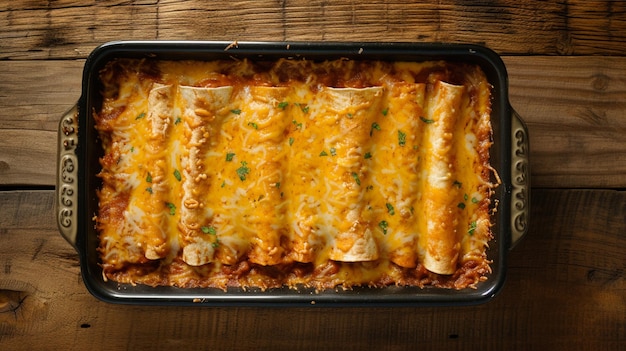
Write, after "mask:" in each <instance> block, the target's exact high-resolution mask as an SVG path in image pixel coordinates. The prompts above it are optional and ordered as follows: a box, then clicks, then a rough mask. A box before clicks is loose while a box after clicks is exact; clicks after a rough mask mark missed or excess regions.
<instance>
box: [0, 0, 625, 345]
mask: <svg viewBox="0 0 626 351" xmlns="http://www.w3.org/2000/svg"><path fill="white" fill-rule="evenodd" d="M117 39H211V40H228V41H230V40H240V41H241V40H289V41H303V40H311V41H405V42H463V43H475V44H484V45H487V46H489V47H490V48H492V49H494V50H495V51H496V52H498V53H499V54H500V55H502V56H503V59H504V61H505V63H506V65H507V67H508V71H509V78H510V100H511V104H512V105H513V107H514V108H515V109H516V110H517V111H518V112H519V113H520V114H521V115H522V116H523V117H524V119H525V120H526V122H527V124H528V128H529V134H530V138H531V139H530V140H531V167H532V168H531V169H532V202H531V220H530V229H529V233H528V235H527V236H526V237H525V238H524V239H523V240H522V242H521V243H520V244H519V245H518V246H517V247H515V248H514V250H512V251H511V252H510V256H509V258H510V259H509V270H508V279H507V281H506V284H505V286H504V288H503V290H502V291H501V293H500V294H499V295H498V296H496V297H495V298H494V299H493V300H492V301H490V302H488V303H486V304H483V305H479V306H473V307H438V308H435V307H433V308H406V307H405V308H371V307H362V308H337V309H332V308H316V307H312V308H280V309H269V308H250V307H246V308H244V307H241V308H175V307H135V306H120V305H110V304H107V303H104V302H100V301H98V300H96V299H95V298H94V297H92V296H91V295H90V294H89V293H88V291H87V290H86V288H85V286H84V284H83V283H82V281H81V278H80V273H79V266H78V255H77V254H76V252H75V251H74V250H73V249H72V247H71V246H70V245H69V244H68V243H67V242H66V241H65V240H64V239H63V238H62V237H61V236H60V235H59V233H58V231H57V228H56V222H55V213H54V185H55V179H56V175H55V169H56V165H55V162H56V141H57V133H56V129H57V124H58V121H59V119H60V117H61V115H62V114H63V113H64V112H65V111H66V110H67V109H69V108H70V107H71V106H72V105H73V104H74V103H75V102H76V100H77V99H78V97H79V95H80V84H81V70H82V66H83V63H84V59H85V58H86V56H87V55H88V54H89V53H90V51H91V50H92V49H94V48H95V47H96V46H97V45H99V44H101V43H104V42H106V41H109V40H117ZM0 60H1V61H0V107H1V108H0V349H2V350H18V349H29V350H30V349H33V348H34V349H54V350H57V349H83V350H87V349H91V350H96V349H103V350H116V349H133V350H142V349H150V350H169V349H174V348H179V349H194V350H205V349H206V350H208V349H226V350H235V349H241V350H250V349H259V350H267V349H290V350H296V349H339V348H340V347H341V349H343V350H363V349H380V348H383V349H388V350H396V349H397V350H401V349H402V350H404V349H418V348H419V349H437V350H446V349H447V350H452V349H454V350H459V349H482V350H539V349H548V350H572V349H580V350H617V349H626V192H625V191H624V189H626V2H622V1H591V0H568V1H562V0H561V1H555V0H551V1H538V0H532V1H514V0H501V1H482V0H479V1H460V0H457V1H453V0H440V1H430V2H428V1H412V0H405V1H389V2H385V1H382V0H363V1H335V0H324V1H306V0H290V1H286V0H282V1H269V0H261V1H249V0H244V1H238V2H230V1H213V2H209V1H207V2H200V1H198V2H192V1H174V0H161V1H157V0H138V1H130V2H127V1H97V2H95V1H90V2H84V3H83V2H80V1H71V0H60V1H47V2H46V1H26V0H16V1H8V0H4V1H0Z"/></svg>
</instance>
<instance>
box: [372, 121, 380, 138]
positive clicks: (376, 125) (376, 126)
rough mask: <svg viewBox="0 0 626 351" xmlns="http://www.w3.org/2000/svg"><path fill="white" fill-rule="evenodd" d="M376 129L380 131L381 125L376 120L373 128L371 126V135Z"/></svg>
mask: <svg viewBox="0 0 626 351" xmlns="http://www.w3.org/2000/svg"><path fill="white" fill-rule="evenodd" d="M374 130H378V131H380V125H379V124H378V123H376V122H374V123H372V128H370V136H372V135H374Z"/></svg>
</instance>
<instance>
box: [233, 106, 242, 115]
mask: <svg viewBox="0 0 626 351" xmlns="http://www.w3.org/2000/svg"><path fill="white" fill-rule="evenodd" d="M230 112H231V113H234V114H236V115H239V114H241V109H238V108H236V109H233V110H230Z"/></svg>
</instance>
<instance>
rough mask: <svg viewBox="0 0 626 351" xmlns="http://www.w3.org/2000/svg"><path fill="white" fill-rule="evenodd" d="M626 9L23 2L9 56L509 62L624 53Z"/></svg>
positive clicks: (1, 50)
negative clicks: (248, 52)
mask: <svg viewBox="0 0 626 351" xmlns="http://www.w3.org/2000/svg"><path fill="white" fill-rule="evenodd" d="M607 12H608V13H610V14H611V15H610V16H606V13H607ZM625 12H626V3H625V2H622V1H611V0H605V1H587V0H569V1H540V0H531V1H523V2H519V1H515V0H500V1H492V0H476V1H461V0H442V1H425V2H424V1H398V0H393V1H385V0H366V1H342V0H314V1H308V0H289V1H288V0H282V1H278V0H262V1H254V0H243V1H235V2H230V3H229V5H228V6H224V5H223V3H221V2H213V1H201V2H198V1H190V0H187V1H178V0H162V1H157V0H142V1H133V2H131V3H127V2H124V1H119V0H115V1H106V2H103V1H95V2H87V3H85V2H82V1H76V0H60V1H53V2H52V1H49V2H39V1H32V0H18V1H5V2H3V3H2V4H0V41H1V43H2V44H0V59H75V58H85V57H86V55H87V54H88V53H89V52H91V50H93V48H95V47H96V46H98V45H100V44H102V43H104V42H106V41H110V40H121V39H205V40H305V41H309V40H316V41H319V40H329V41H416V42H463V43H476V44H483V45H487V46H489V47H491V48H493V49H494V50H496V51H497V52H499V53H501V54H509V55H512V54H544V55H587V54H603V55H623V54H624V52H626V16H624V13H625Z"/></svg>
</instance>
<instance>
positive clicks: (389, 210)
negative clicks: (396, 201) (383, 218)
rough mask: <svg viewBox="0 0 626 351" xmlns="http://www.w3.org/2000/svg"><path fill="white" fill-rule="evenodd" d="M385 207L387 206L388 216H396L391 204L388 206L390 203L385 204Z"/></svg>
mask: <svg viewBox="0 0 626 351" xmlns="http://www.w3.org/2000/svg"><path fill="white" fill-rule="evenodd" d="M385 206H387V212H388V213H389V214H390V215H392V216H393V215H395V214H396V210H395V209H394V208H393V205H392V204H390V203H388V202H387V203H386V204H385Z"/></svg>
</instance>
